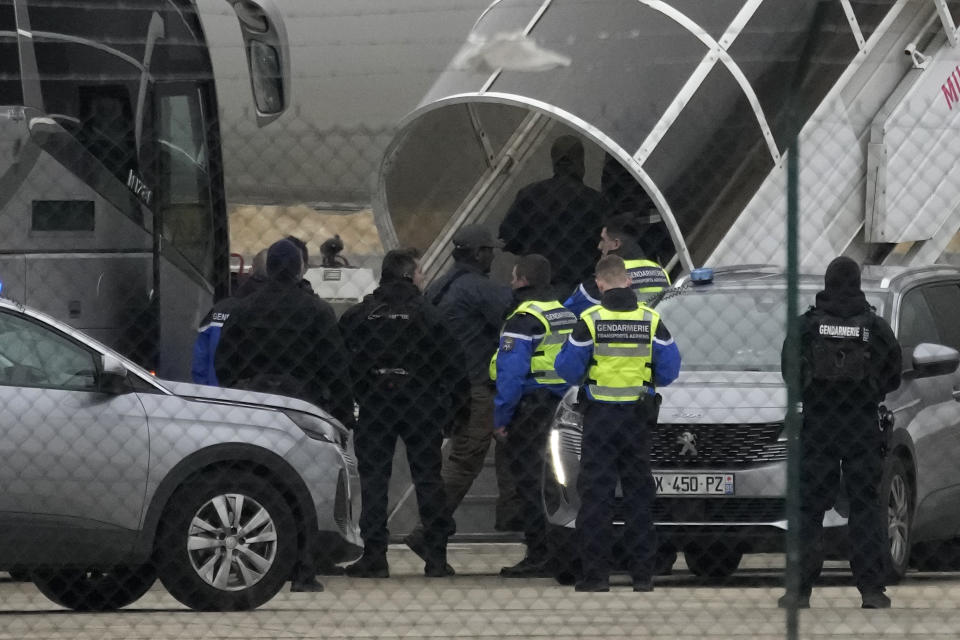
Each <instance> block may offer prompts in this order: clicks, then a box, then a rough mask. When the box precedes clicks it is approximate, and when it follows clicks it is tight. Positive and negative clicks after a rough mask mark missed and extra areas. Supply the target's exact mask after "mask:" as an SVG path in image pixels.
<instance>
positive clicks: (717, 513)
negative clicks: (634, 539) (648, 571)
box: [614, 497, 786, 524]
mask: <svg viewBox="0 0 960 640" xmlns="http://www.w3.org/2000/svg"><path fill="white" fill-rule="evenodd" d="M623 515H624V514H623V500H622V499H621V498H617V500H616V502H615V504H614V520H617V521H623ZM785 519H786V501H785V500H784V499H783V498H667V497H658V498H657V499H656V500H655V501H654V502H653V520H654V521H655V522H689V523H735V522H736V523H751V524H752V523H768V522H777V521H778V520H785Z"/></svg>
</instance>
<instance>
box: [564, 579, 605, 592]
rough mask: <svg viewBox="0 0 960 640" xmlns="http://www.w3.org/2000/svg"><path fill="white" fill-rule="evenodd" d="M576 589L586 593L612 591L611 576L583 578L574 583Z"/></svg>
mask: <svg viewBox="0 0 960 640" xmlns="http://www.w3.org/2000/svg"><path fill="white" fill-rule="evenodd" d="M573 588H574V591H580V592H586V593H605V592H607V591H610V579H609V578H581V579H580V580H577V584H576V585H574V587H573Z"/></svg>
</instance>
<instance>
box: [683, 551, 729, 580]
mask: <svg viewBox="0 0 960 640" xmlns="http://www.w3.org/2000/svg"><path fill="white" fill-rule="evenodd" d="M742 558H743V553H742V552H740V551H737V550H736V549H731V548H730V547H728V546H727V545H726V544H724V543H723V542H712V543H710V544H707V545H704V546H700V545H695V546H689V547H687V548H685V549H684V550H683V559H684V560H686V562H687V568H688V569H690V573H692V574H693V575H695V576H699V577H701V578H726V577H727V576H729V575H731V574H733V572H734V571H736V570H737V567H739V566H740V560H741V559H742Z"/></svg>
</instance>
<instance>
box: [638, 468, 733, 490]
mask: <svg viewBox="0 0 960 640" xmlns="http://www.w3.org/2000/svg"><path fill="white" fill-rule="evenodd" d="M653 481H654V482H655V483H656V485H657V495H661V496H732V495H733V494H734V481H733V474H732V473H655V474H653Z"/></svg>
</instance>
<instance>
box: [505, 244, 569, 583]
mask: <svg viewBox="0 0 960 640" xmlns="http://www.w3.org/2000/svg"><path fill="white" fill-rule="evenodd" d="M512 284H513V289H514V303H515V308H514V310H513V312H512V313H510V315H509V316H507V320H506V322H505V324H504V325H503V330H502V331H501V332H500V348H499V349H498V350H497V352H496V353H495V354H494V355H493V358H492V359H491V361H490V378H491V379H492V380H495V381H496V383H497V393H496V396H495V398H494V427H495V430H494V435H495V436H496V437H497V438H498V440H500V441H502V442H505V446H504V452H505V453H506V454H507V456H508V460H509V462H508V464H509V468H510V472H511V473H512V474H513V477H514V480H515V482H516V486H517V494H518V495H519V497H520V501H521V510H522V513H523V520H524V522H523V531H524V538H525V541H526V544H527V552H526V556H525V557H524V558H523V560H521V561H520V562H519V563H517V564H516V565H514V566H512V567H504V568H503V569H502V570H501V571H500V575H501V576H503V577H505V578H530V577H550V576H552V575H553V571H552V566H551V562H550V558H549V555H548V553H547V541H546V521H545V520H544V514H543V503H542V501H541V499H540V478H541V472H542V469H543V452H544V450H545V448H546V438H547V430H548V428H549V423H550V420H551V418H552V417H553V413H554V411H555V410H556V408H557V403H558V402H559V400H560V397H561V396H562V395H563V393H564V391H566V390H567V388H569V385H567V384H566V383H565V382H564V381H563V379H562V378H560V377H559V376H558V375H557V372H556V371H555V370H554V368H553V361H554V360H555V359H556V357H557V354H558V353H559V352H560V347H561V346H562V345H563V343H564V342H566V340H567V336H568V335H570V333H571V332H572V331H573V327H574V325H576V324H577V317H576V316H575V315H573V313H571V312H570V311H568V310H566V309H564V308H563V305H562V304H560V302H559V301H558V300H557V297H556V295H554V294H553V293H552V292H551V290H550V262H549V261H548V260H547V259H546V258H545V257H544V256H542V255H539V254H530V255H527V256H523V257H522V258H520V261H519V262H518V263H517V265H516V266H515V267H514V268H513V283H512Z"/></svg>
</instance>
